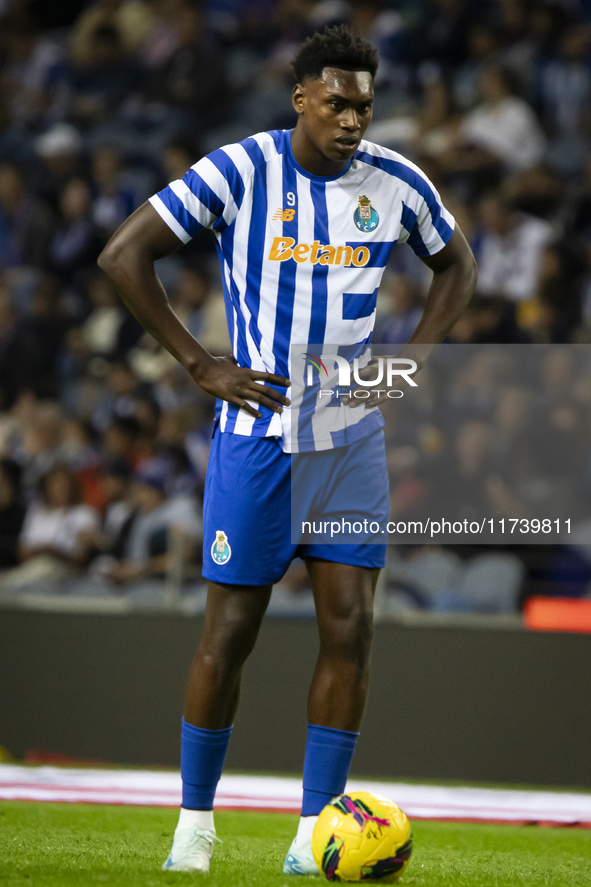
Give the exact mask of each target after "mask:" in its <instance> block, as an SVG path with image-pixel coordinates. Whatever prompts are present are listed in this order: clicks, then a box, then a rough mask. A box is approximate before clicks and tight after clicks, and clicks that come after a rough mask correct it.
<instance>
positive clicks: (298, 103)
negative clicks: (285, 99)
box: [291, 83, 306, 114]
mask: <svg viewBox="0 0 591 887" xmlns="http://www.w3.org/2000/svg"><path fill="white" fill-rule="evenodd" d="M305 98H306V87H305V85H304V84H303V83H296V85H295V86H294V88H293V92H292V94H291V103H292V105H293V108H294V111H295V112H296V114H303V113H304V102H305Z"/></svg>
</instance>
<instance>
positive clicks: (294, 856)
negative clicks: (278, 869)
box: [283, 838, 320, 875]
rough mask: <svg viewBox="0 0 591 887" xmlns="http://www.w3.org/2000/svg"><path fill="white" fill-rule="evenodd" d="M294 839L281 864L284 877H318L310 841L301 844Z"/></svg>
mask: <svg viewBox="0 0 591 887" xmlns="http://www.w3.org/2000/svg"><path fill="white" fill-rule="evenodd" d="M296 842H297V838H294V839H293V841H292V843H291V847H290V848H289V850H288V851H287V856H286V857H285V862H284V863H283V874H284V875H320V869H319V868H318V866H317V865H316V860H315V859H314V856H313V855H312V839H310V840H309V841H305V842H303V843H301V844H298V843H296Z"/></svg>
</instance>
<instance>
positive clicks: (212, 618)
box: [184, 582, 272, 730]
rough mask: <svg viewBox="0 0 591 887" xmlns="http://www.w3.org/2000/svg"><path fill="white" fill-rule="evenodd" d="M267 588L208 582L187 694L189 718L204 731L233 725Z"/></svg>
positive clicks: (190, 722) (268, 596) (265, 607)
mask: <svg viewBox="0 0 591 887" xmlns="http://www.w3.org/2000/svg"><path fill="white" fill-rule="evenodd" d="M271 587H272V586H271V585H267V586H252V585H245V586H240V585H221V584H220V583H217V582H210V583H209V585H208V590H207V604H206V607H205V620H204V625H203V632H202V635H201V640H200V643H199V647H198V648H197V652H196V653H195V656H194V658H193V662H192V663H191V668H190V670H189V679H188V682H187V689H186V693H185V712H184V719H185V721H186V722H187V723H189V724H192V725H193V726H195V727H200V728H202V729H205V730H221V729H224V728H227V727H229V726H231V724H232V721H233V719H234V714H235V712H236V707H237V705H238V695H239V691H240V676H241V673H242V666H243V665H244V663H245V662H246V659H247V658H248V656H249V654H250V653H251V652H252V649H253V647H254V645H255V642H256V639H257V636H258V633H259V629H260V626H261V621H262V618H263V616H264V614H265V611H266V609H267V605H268V603H269V598H270V596H271Z"/></svg>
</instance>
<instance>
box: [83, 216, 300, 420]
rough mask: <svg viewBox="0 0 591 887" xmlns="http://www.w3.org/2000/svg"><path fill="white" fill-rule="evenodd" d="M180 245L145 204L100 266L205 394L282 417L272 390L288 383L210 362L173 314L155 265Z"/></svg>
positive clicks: (279, 398) (280, 400) (219, 360)
mask: <svg viewBox="0 0 591 887" xmlns="http://www.w3.org/2000/svg"><path fill="white" fill-rule="evenodd" d="M182 245H183V244H182V242H181V240H180V239H179V238H178V237H177V236H176V234H175V233H174V232H173V231H172V230H171V229H170V228H169V227H168V225H167V224H166V223H165V222H164V221H163V220H162V219H161V218H160V216H159V215H158V213H157V212H156V210H155V209H154V207H153V206H152V205H151V204H150V203H144V204H143V205H142V206H140V208H139V209H137V210H136V211H135V212H134V213H133V215H131V216H130V217H129V218H128V219H127V220H126V221H125V222H124V223H123V224H122V225H121V227H120V228H119V229H118V230H117V231H116V232H115V234H113V236H112V237H111V239H110V241H109V242H108V244H107V245H106V247H105V248H104V250H103V251H102V253H101V254H100V256H99V259H98V264H99V267H100V268H102V270H103V271H104V272H105V274H106V275H107V277H109V278H110V280H111V281H112V282H113V284H114V285H115V287H116V288H117V290H118V292H119V295H120V296H121V298H122V299H123V301H124V302H125V304H126V305H127V307H128V308H129V310H130V311H131V313H132V314H133V315H134V316H135V317H136V318H137V319H138V320H139V322H140V323H141V324H142V326H143V327H144V329H145V330H147V332H149V333H150V334H151V335H152V336H154V338H155V339H156V340H157V341H158V342H160V344H161V345H163V347H164V348H166V350H167V351H169V352H170V353H171V354H172V356H173V357H175V358H176V359H177V360H178V361H179V363H181V364H182V365H183V366H184V367H185V369H186V370H187V372H189V373H190V375H191V376H192V378H193V379H194V380H195V382H197V384H198V385H199V386H200V387H201V388H203V390H204V391H207V392H208V393H209V394H213V395H214V397H220V398H221V399H222V400H227V401H228V402H229V403H234V404H237V405H238V406H239V407H242V409H244V410H245V411H246V412H247V413H250V415H252V416H256V417H257V418H260V416H261V413H260V412H259V411H258V410H256V409H255V408H254V407H252V406H251V405H250V404H248V403H247V400H252V401H255V402H256V403H259V404H261V405H262V406H265V407H268V408H269V409H270V410H273V411H274V412H277V413H280V412H282V409H283V407H282V406H281V405H282V404H285V405H286V406H289V400H288V399H287V398H286V397H284V396H283V394H280V393H279V392H278V391H276V390H275V389H274V388H271V387H270V385H280V386H282V387H287V386H289V384H290V382H289V379H284V378H283V377H282V376H276V375H274V374H273V373H263V372H258V371H256V370H251V369H248V368H247V367H239V366H237V365H236V363H235V361H234V360H233V358H226V357H213V356H212V355H211V354H209V352H207V351H206V350H205V348H202V347H201V345H200V344H199V342H197V340H196V339H194V338H193V336H192V335H191V333H190V332H189V330H188V329H187V328H186V327H185V326H184V325H183V324H182V323H181V321H180V320H179V318H178V317H177V316H176V314H175V313H174V311H173V310H172V308H171V306H170V303H169V301H168V297H167V295H166V292H165V290H164V287H163V286H162V284H161V282H160V280H159V279H158V275H157V274H156V270H155V268H154V262H155V261H156V260H157V259H161V258H163V257H164V256H168V255H170V254H171V253H173V252H176V250H177V249H179V248H180V247H181V246H182Z"/></svg>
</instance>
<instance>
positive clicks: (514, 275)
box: [475, 194, 552, 302]
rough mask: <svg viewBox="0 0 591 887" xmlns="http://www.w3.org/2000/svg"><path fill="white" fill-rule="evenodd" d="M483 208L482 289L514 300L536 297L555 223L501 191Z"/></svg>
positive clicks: (478, 247)
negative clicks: (516, 205)
mask: <svg viewBox="0 0 591 887" xmlns="http://www.w3.org/2000/svg"><path fill="white" fill-rule="evenodd" d="M479 210H480V221H481V224H482V234H481V237H480V240H479V242H477V243H476V245H475V251H476V257H477V260H478V267H479V274H478V292H479V293H482V294H483V295H492V294H498V295H502V296H505V298H507V299H509V300H511V301H513V302H521V301H523V300H525V299H530V298H532V297H533V295H534V294H535V293H536V291H537V287H538V285H539V280H540V271H541V265H542V256H543V250H544V248H545V246H546V245H547V244H548V243H549V242H550V239H551V237H552V228H551V226H550V225H549V224H548V223H547V222H544V221H542V220H541V219H536V218H534V217H533V216H527V215H525V214H524V213H519V212H517V211H516V210H514V209H513V208H512V206H511V205H510V204H509V203H508V202H507V201H506V200H504V199H503V198H502V197H501V196H500V195H498V194H497V195H492V194H491V195H490V196H488V197H485V198H484V199H483V200H482V201H481V203H480V207H479Z"/></svg>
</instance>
